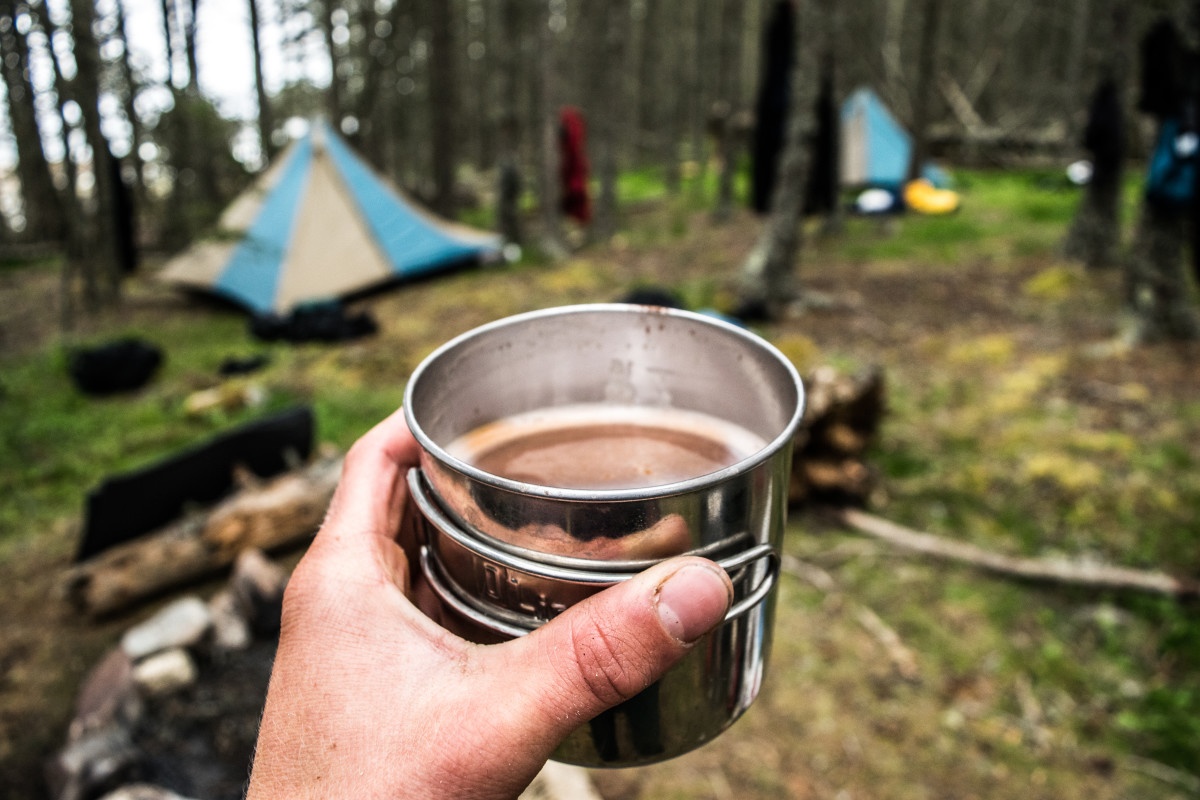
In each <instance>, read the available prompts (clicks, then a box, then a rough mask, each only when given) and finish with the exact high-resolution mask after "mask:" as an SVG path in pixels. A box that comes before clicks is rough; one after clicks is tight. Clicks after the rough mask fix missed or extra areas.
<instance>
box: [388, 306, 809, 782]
mask: <svg viewBox="0 0 1200 800" xmlns="http://www.w3.org/2000/svg"><path fill="white" fill-rule="evenodd" d="M580 404H587V405H589V406H591V405H595V404H599V405H601V406H604V405H632V406H636V407H644V408H648V409H654V410H657V411H661V410H664V409H665V410H668V411H669V412H671V413H672V414H675V413H678V414H680V415H688V414H693V413H696V412H698V413H699V414H703V415H708V416H709V417H713V418H716V419H718V420H722V421H725V422H727V423H732V424H734V425H736V426H738V427H739V428H741V429H744V430H747V431H749V432H751V433H752V434H754V435H755V436H756V437H757V439H758V440H760V441H761V443H762V444H761V447H758V448H757V449H756V450H755V451H754V452H752V453H751V454H750V455H748V456H747V457H745V458H742V459H741V460H738V461H737V462H736V463H733V464H731V465H729V466H726V467H724V468H721V469H718V470H717V471H715V472H711V473H709V474H706V475H700V476H697V477H690V478H687V479H685V480H678V481H674V482H670V483H665V484H663V485H655V486H647V487H642V488H636V489H597V490H593V489H563V488H555V487H553V486H543V485H535V484H531V483H525V482H522V481H518V480H513V479H508V478H504V477H500V476H497V475H493V474H490V473H488V472H485V471H483V470H481V469H479V468H478V467H477V466H475V465H473V464H471V463H468V462H467V461H465V460H463V459H461V458H459V457H458V456H456V455H454V454H452V453H451V452H450V451H448V449H447V445H448V444H450V443H451V442H453V441H455V440H456V439H457V438H458V437H460V436H462V435H464V434H466V433H468V432H470V431H472V430H475V429H477V428H479V427H480V426H482V425H485V424H487V423H492V422H495V421H496V420H502V419H505V418H508V417H512V416H514V415H519V414H524V413H528V412H533V411H543V410H546V409H554V408H558V407H565V406H576V405H580ZM404 407H405V414H406V417H407V420H408V424H409V427H410V428H411V429H412V431H413V434H414V435H415V436H416V438H417V441H418V442H419V443H420V445H421V449H422V452H421V461H420V468H419V469H414V470H413V471H412V472H411V473H410V474H409V476H408V479H409V487H410V489H411V496H412V498H413V500H414V501H415V503H416V506H417V507H418V509H419V510H420V512H421V513H420V514H419V515H418V517H419V520H420V528H421V532H420V538H421V558H420V560H421V564H420V567H421V570H422V572H423V575H424V577H425V579H426V580H427V582H428V584H429V586H430V587H431V588H432V589H433V591H434V592H435V594H436V595H437V597H438V599H439V601H440V603H441V604H442V609H441V610H442V611H443V612H444V613H443V614H442V617H443V624H447V627H450V628H451V629H454V630H456V631H457V632H459V633H460V634H463V635H466V636H468V637H469V638H474V639H475V640H477V641H496V640H499V639H504V638H509V637H514V636H520V635H523V634H525V633H527V632H529V631H531V630H533V629H534V628H536V627H537V626H539V625H541V624H542V623H544V622H545V621H547V620H549V619H551V618H553V617H554V616H555V615H556V614H558V613H560V612H561V611H562V610H564V609H565V608H567V607H569V606H570V605H572V604H574V603H576V602H578V601H579V600H581V599H583V598H585V597H587V596H588V595H590V594H592V593H594V592H597V591H599V590H601V589H603V588H604V587H606V586H610V585H612V584H614V583H616V582H618V581H621V580H626V579H628V578H629V577H632V576H633V575H635V574H637V572H639V571H641V570H643V569H645V568H647V567H648V566H651V565H652V564H655V563H657V562H658V561H660V560H662V559H664V558H667V557H670V556H674V555H679V554H684V553H688V554H698V555H703V556H706V557H708V558H711V559H713V560H715V561H716V562H717V563H719V564H721V565H722V566H723V567H724V568H725V569H726V570H727V571H728V572H729V574H730V577H731V578H732V580H733V582H734V588H735V597H734V605H733V607H732V608H731V609H730V612H729V614H728V615H727V616H726V619H725V621H724V622H723V623H722V624H720V625H719V626H718V627H717V628H716V629H715V630H714V631H712V632H711V633H709V634H708V635H706V636H705V637H704V638H702V639H701V640H700V641H699V642H698V643H697V644H696V645H695V646H694V647H693V648H692V649H691V651H689V653H688V654H687V655H686V656H685V657H684V658H683V660H682V661H681V662H679V663H678V664H677V665H676V666H675V667H673V668H672V669H671V671H670V672H668V673H667V675H665V676H664V677H663V678H662V679H661V680H659V681H658V682H657V683H656V684H654V685H653V686H651V687H650V688H649V689H647V690H646V691H644V692H643V693H642V694H640V695H638V697H636V698H634V699H633V700H630V701H628V702H626V703H624V704H622V705H621V706H618V707H617V708H615V709H612V710H610V711H607V712H604V713H603V714H601V715H600V716H598V717H597V718H596V719H594V720H592V721H591V722H590V723H589V724H587V725H584V726H581V727H580V728H579V729H577V730H576V731H575V732H574V733H573V734H572V735H571V736H570V737H568V738H567V740H566V741H565V742H564V743H563V744H562V745H561V746H560V747H559V749H558V750H557V751H556V753H555V759H556V760H560V761H564V762H568V763H573V764H579V765H584V766H592V767H603V766H632V765H637V764H647V763H653V762H655V761H660V760H663V759H666V758H670V757H672V756H676V755H679V754H682V753H685V752H687V751H689V750H692V749H694V748H696V747H698V746H700V745H701V744H703V743H704V742H707V741H709V740H710V739H712V738H713V737H714V736H716V735H717V734H719V733H720V732H721V731H723V730H725V729H726V728H727V727H729V725H731V724H732V723H733V722H734V721H735V720H736V719H737V718H738V717H739V716H741V714H742V713H743V712H744V711H745V710H746V709H747V708H748V707H749V706H750V704H751V703H752V702H753V701H754V698H755V697H756V696H757V695H758V692H759V688H760V686H761V683H762V678H763V671H764V669H765V665H766V661H767V657H768V654H769V651H770V645H771V631H772V624H773V620H774V608H775V601H776V591H775V589H776V579H777V576H778V569H779V548H780V545H781V540H782V537H783V530H784V524H785V521H786V514H787V490H788V480H789V472H790V467H791V451H792V440H793V437H794V435H795V432H796V428H797V426H798V425H799V422H800V418H801V415H802V413H803V407H804V389H803V386H802V384H801V382H800V378H799V376H798V374H797V373H796V370H795V368H794V367H793V366H792V364H791V363H790V362H789V361H788V360H787V358H785V357H784V356H783V355H782V354H781V353H779V351H778V350H776V349H775V348H774V347H772V346H771V345H770V344H768V343H767V342H765V341H764V340H763V339H761V338H759V337H758V336H756V335H754V334H753V333H750V332H749V331H746V330H744V329H742V328H739V327H737V326H735V325H732V324H729V323H726V322H724V321H721V320H718V319H715V318H712V317H708V316H705V315H700V314H693V313H689V312H685V311H678V310H674V309H664V308H660V307H651V306H636V305H623V304H621V305H618V304H611V305H581V306H566V307H561V308H551V309H547V310H543V311H536V312H532V313H528V314H521V315H518V316H515V317H510V318H507V319H502V320H499V321H497V322H493V323H491V324H488V325H484V326H482V327H480V328H477V329H475V330H473V331H469V332H468V333H465V334H463V335H462V336H459V337H457V338H455V339H453V340H452V341H450V342H448V343H446V344H445V345H443V346H442V347H440V348H439V349H438V350H436V351H435V352H434V353H433V354H432V355H430V356H429V357H428V358H427V359H425V361H423V362H422V363H421V365H420V366H419V367H418V368H417V370H416V371H415V372H414V373H413V375H412V377H411V379H410V381H409V384H408V387H407V389H406V392H405V401H404Z"/></svg>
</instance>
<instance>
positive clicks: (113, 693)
mask: <svg viewBox="0 0 1200 800" xmlns="http://www.w3.org/2000/svg"><path fill="white" fill-rule="evenodd" d="M141 712H142V698H141V695H140V694H139V693H138V689H137V685H136V684H135V683H134V681H133V660H132V659H130V658H129V656H128V654H126V653H125V651H124V650H122V649H121V648H119V647H115V648H113V649H112V650H110V651H109V653H108V655H106V656H105V657H104V658H102V659H101V660H100V661H99V662H98V663H97V664H96V666H94V667H92V670H91V672H89V673H88V675H87V677H86V678H84V680H83V683H82V684H80V687H79V693H78V694H77V695H76V698H75V716H74V718H73V719H72V720H71V724H70V726H69V727H68V732H67V738H68V741H76V740H78V739H80V738H81V737H82V736H83V735H84V734H86V733H88V732H89V731H94V730H98V729H101V728H106V727H108V726H110V725H113V724H124V725H132V724H133V723H134V722H136V721H137V719H138V717H139V716H140V715H141Z"/></svg>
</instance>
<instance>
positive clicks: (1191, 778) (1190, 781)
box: [1118, 755, 1200, 796]
mask: <svg viewBox="0 0 1200 800" xmlns="http://www.w3.org/2000/svg"><path fill="white" fill-rule="evenodd" d="M1118 763H1120V764H1122V765H1124V767H1125V768H1126V769H1128V770H1130V771H1131V772H1136V773H1138V774H1140V775H1145V776H1146V777H1147V778H1153V779H1154V780H1156V781H1159V782H1160V783H1167V784H1170V785H1172V786H1175V787H1178V788H1180V789H1183V790H1184V791H1185V792H1187V793H1188V794H1191V795H1194V796H1200V777H1197V776H1195V775H1193V774H1191V773H1190V772H1184V771H1183V770H1178V769H1175V768H1174V767H1169V766H1167V765H1166V764H1160V763H1159V762H1157V761H1151V760H1150V759H1148V758H1142V757H1141V756H1135V755H1128V756H1125V757H1124V758H1122V759H1121V760H1120V761H1119V762H1118Z"/></svg>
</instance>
